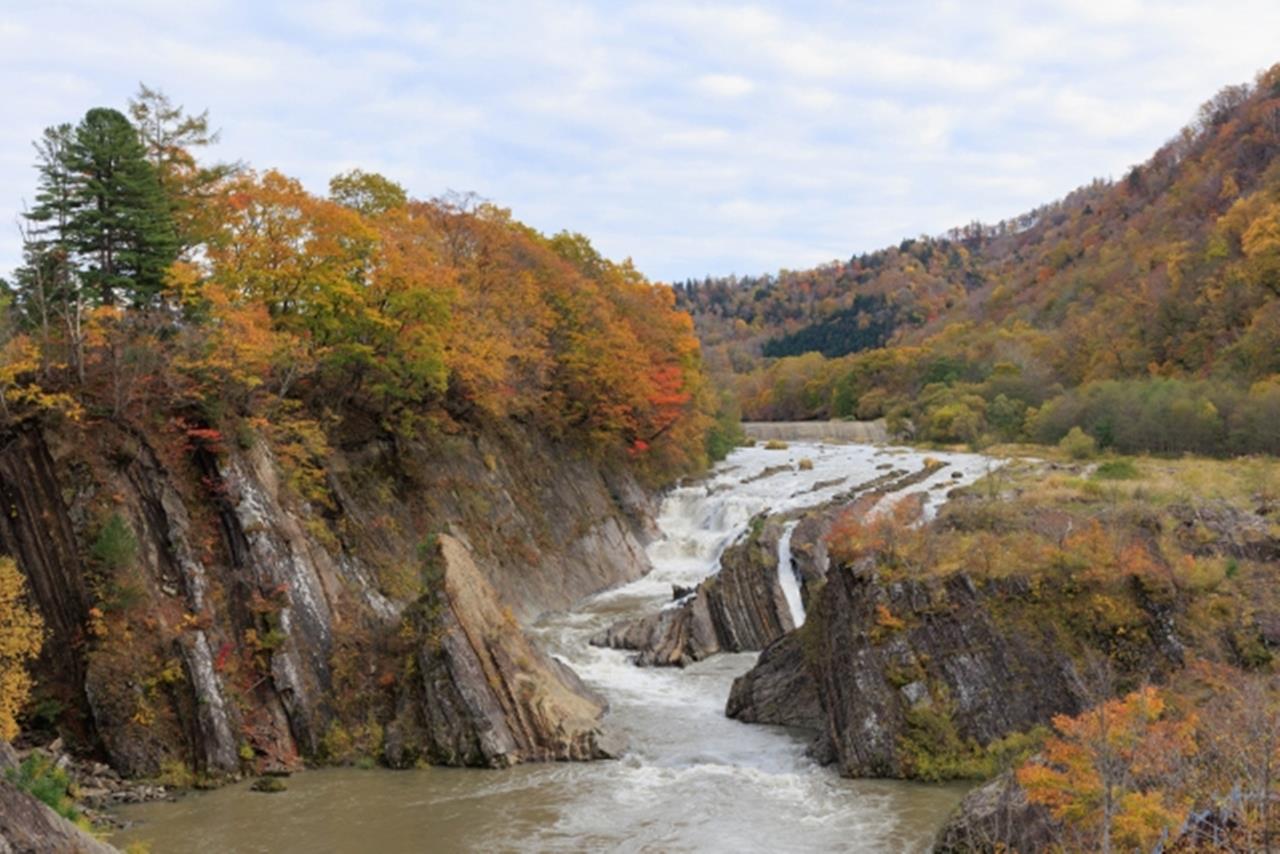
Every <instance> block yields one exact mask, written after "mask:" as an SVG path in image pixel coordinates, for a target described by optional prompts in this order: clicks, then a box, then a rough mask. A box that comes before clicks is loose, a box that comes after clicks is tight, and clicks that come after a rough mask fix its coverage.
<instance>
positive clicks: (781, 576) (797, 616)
mask: <svg viewBox="0 0 1280 854" xmlns="http://www.w3.org/2000/svg"><path fill="white" fill-rule="evenodd" d="M798 524H799V521H792V522H788V523H787V525H786V527H785V528H783V529H782V536H781V537H779V538H778V584H779V586H781V587H782V595H783V596H785V597H786V599H787V607H788V608H789V609H790V610H791V622H792V623H794V624H795V627H796V628H797V629H798V628H800V627H801V626H803V625H804V600H803V599H802V598H801V597H800V579H799V578H798V577H797V576H796V568H795V566H794V565H793V564H792V562H791V535H792V534H793V533H795V530H796V525H798Z"/></svg>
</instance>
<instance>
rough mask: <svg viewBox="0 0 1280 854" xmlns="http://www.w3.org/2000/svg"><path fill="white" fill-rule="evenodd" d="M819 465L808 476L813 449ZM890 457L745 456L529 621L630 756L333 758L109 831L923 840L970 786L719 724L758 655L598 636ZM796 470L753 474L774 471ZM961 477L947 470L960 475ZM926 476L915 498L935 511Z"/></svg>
mask: <svg viewBox="0 0 1280 854" xmlns="http://www.w3.org/2000/svg"><path fill="white" fill-rule="evenodd" d="M932 456H934V457H938V458H942V459H944V460H945V461H947V462H948V463H949V464H948V466H947V467H946V468H944V469H943V470H942V471H941V472H939V473H938V475H936V478H934V479H941V480H940V482H943V481H945V482H946V483H948V484H949V485H954V484H956V483H962V482H967V481H969V480H972V479H974V478H976V477H978V476H980V475H981V474H982V473H983V472H984V471H985V470H986V468H987V466H988V465H989V463H988V461H986V460H984V459H983V458H981V457H976V456H973V455H964V454H956V455H940V454H933V455H932ZM806 458H807V459H810V460H812V461H813V463H814V466H813V468H812V469H809V468H805V469H801V467H800V466H799V465H798V463H799V460H801V459H806ZM886 460H890V461H892V462H893V463H894V465H895V466H899V467H907V468H911V467H918V466H919V464H920V463H921V461H922V457H921V456H920V455H918V454H915V453H914V452H908V451H902V450H894V449H884V448H876V447H874V446H870V445H828V444H820V443H807V444H792V445H791V447H790V448H788V449H787V450H785V451H777V450H775V451H768V450H765V449H763V448H750V449H742V450H739V451H738V452H736V453H735V454H734V455H733V456H732V457H731V458H730V459H729V460H728V461H726V462H725V463H724V464H722V465H721V466H720V467H719V468H718V469H717V473H716V475H715V476H714V477H712V478H709V479H703V480H701V481H699V482H698V483H697V484H695V485H691V486H689V487H685V488H682V489H677V490H675V491H674V492H673V493H672V494H671V495H670V496H669V497H668V498H667V499H666V501H665V502H664V505H663V511H662V514H661V517H660V519H659V526H660V529H661V531H662V533H663V536H662V538H661V539H660V540H659V541H657V542H655V543H654V544H653V545H652V546H651V547H650V549H649V553H650V557H651V558H652V560H653V564H654V571H653V572H652V573H650V575H648V576H646V577H645V578H643V579H641V580H640V581H637V582H635V583H633V584H629V585H626V586H625V587H621V588H618V589H617V590H613V591H610V592H608V593H604V594H601V595H600V596H597V597H594V598H593V599H590V600H588V601H586V602H584V603H583V604H582V605H580V606H579V607H577V608H575V609H574V610H572V611H568V612H565V613H558V614H551V615H547V616H545V617H544V618H543V619H542V620H541V621H540V622H539V623H538V624H537V625H536V626H535V627H534V631H535V633H536V634H537V635H538V636H539V638H540V640H541V642H542V643H544V644H545V645H546V647H547V648H548V649H549V650H550V651H551V652H552V653H553V654H555V655H556V656H558V657H559V658H561V659H562V660H564V661H565V662H567V663H568V664H569V665H571V666H572V667H573V668H574V669H575V670H576V671H577V672H578V673H579V674H580V675H581V676H582V677H583V678H584V679H585V680H587V681H588V682H589V683H591V684H592V685H593V686H594V687H596V688H597V689H598V690H600V691H601V692H602V693H603V694H604V695H605V696H606V697H607V698H608V699H609V701H610V704H611V710H610V712H609V716H608V723H609V725H610V726H612V727H615V728H618V729H621V730H622V731H623V732H625V733H626V735H627V736H628V738H629V739H630V743H631V747H630V750H629V752H628V754H627V755H626V756H625V757H624V758H623V759H620V760H617V761H611V762H594V763H557V764H548V765H526V766H521V767H517V768H513V769H508V770H501V771H493V770H477V769H445V768H423V769H418V770H413V771H389V770H383V769H371V770H358V769H328V770H316V771H307V772H305V773H302V774H298V775H295V776H294V777H292V778H291V779H289V780H288V789H287V791H285V792H281V793H273V794H267V793H260V792H253V791H251V790H250V789H249V786H248V784H247V783H242V784H238V785H234V786H229V787H226V788H223V789H221V790H218V791H214V792H207V793H198V794H191V795H188V796H187V797H185V798H183V799H181V800H179V801H178V802H176V803H155V804H142V805H137V806H132V807H127V808H122V809H121V810H120V813H119V814H120V816H121V817H122V818H125V819H127V820H128V821H131V822H133V825H132V826H131V827H130V828H129V829H127V830H125V831H122V832H120V833H117V834H116V835H115V836H114V837H113V838H112V840H111V841H112V842H113V843H115V844H117V845H120V846H122V847H123V846H124V845H127V844H129V843H132V842H146V843H149V845H150V850H151V851H152V852H153V854H169V852H199V853H200V854H203V853H204V852H209V854H215V852H216V854H223V853H224V852H348V851H352V852H388V854H391V853H392V852H417V851H430V852H435V851H439V852H453V851H459V852H466V851H476V852H497V851H562V852H577V851H624V852H658V851H661V852H668V851H726V852H729V851H732V852H754V851H771V852H791V851H796V852H800V851H895V852H897V851H924V850H927V849H928V847H929V842H930V840H931V839H932V838H933V835H934V834H935V833H936V831H937V829H938V827H939V826H940V825H941V824H942V822H943V821H944V820H945V818H946V816H947V815H948V814H949V813H950V811H951V810H952V809H953V808H954V807H955V805H956V804H957V803H958V801H959V799H960V798H961V796H962V795H963V792H964V790H965V787H964V786H956V785H946V786H940V785H926V784H912V783H900V782H890V781H868V780H846V779H843V778H841V777H839V776H838V775H837V774H835V773H834V771H832V770H831V769H830V768H824V767H821V766H819V765H817V764H816V763H814V762H813V761H812V760H810V759H809V758H807V757H806V756H805V753H804V747H805V744H806V742H807V739H808V736H807V734H805V733H802V732H796V731H791V730H787V729H783V728H779V727H765V726H752V725H747V724H741V723H738V722H737V721H733V720H730V719H728V718H726V717H725V716H724V704H725V700H726V699H727V698H728V695H729V688H730V685H731V684H732V682H733V679H734V678H735V677H737V676H738V675H740V674H741V673H743V672H745V671H746V670H747V669H749V668H750V667H751V665H752V664H753V663H754V662H755V658H756V655H755V654H754V653H744V654H734V655H719V656H715V657H713V658H711V659H708V660H706V661H702V662H699V663H697V664H695V665H693V666H691V667H688V668H685V669H683V670H680V669H668V668H638V667H635V666H634V665H633V664H631V663H630V661H629V659H628V656H627V654H626V653H623V652H619V651H615V650H605V649H598V648H595V647H592V646H590V645H588V644H587V642H586V639H587V638H588V637H589V636H590V635H591V634H593V633H594V632H595V631H597V630H598V629H600V628H602V627H604V626H607V625H609V624H610V623H611V622H613V621H615V620H617V619H620V618H622V617H627V616H637V615H641V614H645V613H650V612H652V611H653V610H654V609H656V608H659V607H662V606H663V605H664V604H665V603H666V602H668V601H669V600H670V596H671V585H672V584H681V585H689V584H693V583H696V582H697V581H698V580H699V579H701V578H703V577H705V576H706V575H708V574H710V573H712V572H714V570H715V568H716V566H717V565H718V557H719V554H720V551H721V550H722V549H723V548H724V546H725V545H726V544H727V543H729V542H731V541H732V540H733V539H734V538H735V537H737V536H738V535H739V534H740V533H741V532H742V531H743V530H744V529H745V527H746V526H747V524H748V523H749V521H750V519H751V517H752V516H753V515H754V514H756V513H758V512H760V511H761V510H765V509H772V510H775V511H776V510H784V509H794V508H796V507H801V506H806V505H813V504H817V503H820V502H822V501H825V500H826V499H827V498H829V497H830V495H832V494H835V493H836V492H838V491H840V489H841V488H842V486H841V485H840V484H836V485H832V486H827V487H821V486H820V487H819V488H815V485H820V484H822V483H824V482H828V481H832V480H836V479H837V478H844V479H843V480H841V483H842V484H845V487H844V488H847V485H848V484H853V483H858V482H861V481H865V480H868V479H870V477H869V475H871V476H874V473H875V472H876V471H877V469H876V466H877V465H880V464H882V463H883V462H885V461H886ZM781 462H788V463H790V464H791V465H790V466H788V467H784V468H782V470H780V471H778V472H776V473H775V474H771V475H769V476H768V477H763V478H758V477H755V476H756V475H758V474H760V473H761V472H763V471H764V470H765V469H768V468H775V469H777V468H779V463H781ZM957 471H958V472H961V473H962V477H961V478H954V479H953V478H952V477H951V474H952V472H957ZM932 480H933V479H930V480H927V481H925V482H923V483H921V484H918V485H917V486H916V487H914V488H913V490H915V491H921V492H924V493H925V494H926V495H929V496H930V498H929V500H930V501H934V502H936V501H937V500H939V499H938V494H939V492H940V491H941V490H932V489H931V487H932V486H933V485H934V484H933V482H932Z"/></svg>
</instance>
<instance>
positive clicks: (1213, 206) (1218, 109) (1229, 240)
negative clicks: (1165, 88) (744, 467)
mask: <svg viewBox="0 0 1280 854" xmlns="http://www.w3.org/2000/svg"><path fill="white" fill-rule="evenodd" d="M1278 153H1280V66H1275V67H1272V68H1270V69H1267V70H1265V71H1263V72H1261V73H1260V74H1259V75H1258V77H1257V79H1256V81H1254V82H1253V83H1252V84H1245V85H1239V86H1228V87H1226V88H1225V89H1223V90H1222V91H1221V92H1219V93H1218V94H1217V95H1216V96H1214V97H1213V98H1212V99H1210V100H1209V101H1208V102H1206V103H1205V104H1204V105H1203V107H1202V108H1201V110H1200V111H1199V113H1198V115H1197V116H1196V119H1195V120H1194V121H1193V122H1192V123H1191V124H1190V125H1188V126H1187V127H1185V128H1184V129H1183V130H1182V131H1181V132H1179V133H1178V134H1177V135H1176V136H1175V137H1174V138H1173V139H1172V140H1170V142H1168V143H1167V144H1166V145H1164V146H1163V147H1161V149H1160V150H1159V151H1157V152H1156V153H1155V154H1154V155H1153V156H1152V157H1151V158H1150V159H1149V160H1147V161H1146V162H1144V163H1142V164H1139V165H1138V166H1135V167H1134V168H1133V169H1132V170H1130V171H1129V172H1128V173H1127V174H1126V175H1125V177H1124V178H1122V179H1120V180H1118V181H1107V180H1095V181H1093V182H1091V183H1090V184H1088V185H1085V186H1083V187H1081V188H1079V189H1077V190H1076V191H1073V192H1072V193H1070V194H1068V195H1067V196H1065V197H1064V198H1063V199H1061V200H1059V201H1055V202H1051V203H1049V204H1046V205H1042V206H1040V207H1038V208H1035V209H1033V210H1032V211H1030V212H1028V213H1027V214H1024V215H1021V216H1018V217H1015V218H1013V219H1010V220H1005V221H1002V222H1001V223H998V224H997V225H995V226H986V225H982V224H980V223H972V224H970V225H968V226H965V227H961V228H958V229H951V230H950V231H948V232H947V233H945V234H944V235H942V236H938V237H919V238H906V239H904V240H903V241H901V242H900V243H899V244H898V245H896V246H891V247H888V248H886V249H883V250H880V251H878V252H870V253H861V254H858V255H854V256H852V257H851V258H849V259H848V261H835V262H832V263H830V264H825V265H821V266H819V267H816V268H814V269H811V270H803V271H787V270H784V271H782V272H780V273H778V274H776V275H765V276H758V277H739V276H732V277H726V278H723V279H714V278H707V279H703V280H701V281H696V280H690V281H686V282H683V283H679V284H677V285H676V286H675V290H676V295H677V301H678V305H679V306H681V307H683V308H685V309H687V310H689V311H690V312H691V313H692V314H693V315H694V318H695V322H696V324H697V327H698V332H699V335H700V337H701V339H702V341H703V346H704V358H705V360H706V364H707V366H708V370H709V371H710V372H711V373H712V375H713V376H714V377H715V378H716V381H717V382H718V383H720V384H722V385H724V386H725V387H728V388H730V389H732V390H733V392H734V394H735V396H736V398H737V399H738V401H739V402H740V405H741V408H742V413H743V417H744V418H748V419H752V420H808V419H815V418H864V419H865V418H880V417H884V418H888V419H889V421H890V424H891V426H893V427H895V428H897V429H899V430H903V431H906V432H908V433H911V434H913V435H914V436H915V437H917V438H923V439H927V440H932V441H938V442H967V443H970V444H972V445H974V446H978V447H981V446H985V445H987V444H990V443H992V442H998V441H1026V440H1036V441H1056V440H1057V439H1058V438H1061V436H1062V435H1065V433H1066V432H1067V431H1068V430H1069V429H1070V428H1071V427H1073V426H1080V427H1081V428H1082V429H1084V430H1086V431H1087V432H1090V434H1091V435H1093V436H1094V438H1095V440H1097V441H1098V443H1099V444H1100V445H1102V446H1104V447H1115V448H1116V449H1117V450H1124V451H1139V450H1148V451H1153V452H1181V451H1196V452H1200V453H1206V454H1215V455H1223V454H1236V453H1280V435H1278V434H1277V431H1273V430H1267V429H1265V425H1267V424H1274V423H1280V422H1277V419H1278V418H1280V158H1277V157H1276V155H1277V154H1278ZM1104 398H1105V399H1106V400H1107V401H1108V402H1109V405H1112V406H1114V407H1115V408H1116V411H1117V412H1127V413H1131V414H1133V415H1134V417H1138V418H1140V419H1142V420H1144V421H1145V422H1147V423H1149V424H1161V425H1162V427H1163V429H1162V430H1158V431H1157V430H1154V429H1147V430H1144V431H1130V432H1127V433H1126V432H1124V431H1120V432H1117V431H1116V430H1115V429H1113V428H1112V427H1109V426H1108V425H1107V424H1106V423H1104V419H1101V418H1100V417H1097V416H1095V415H1093V414H1090V413H1093V412H1094V410H1095V409H1096V406H1093V405H1092V404H1090V405H1086V402H1088V401H1094V402H1096V401H1098V400H1101V399H1104ZM1068 413H1072V414H1071V415H1068ZM1184 413H1193V414H1194V417H1184V415H1183V414H1184ZM1183 425H1185V429H1183ZM1260 425H1261V426H1260ZM1139 436H1141V437H1142V438H1139Z"/></svg>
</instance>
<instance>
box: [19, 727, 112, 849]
mask: <svg viewBox="0 0 1280 854" xmlns="http://www.w3.org/2000/svg"><path fill="white" fill-rule="evenodd" d="M17 764H18V759H17V755H16V754H15V753H14V752H13V748H11V747H10V746H9V745H8V744H6V743H5V742H3V741H0V854H118V852H117V851H116V849H115V848H112V847H111V846H110V845H107V844H105V843H103V842H99V841H98V840H96V839H94V838H93V837H92V836H90V835H89V834H87V833H85V832H84V831H83V830H81V829H80V828H78V827H76V826H75V825H74V824H72V823H71V822H69V821H67V820H66V819H65V818H63V817H62V816H60V815H58V814H57V813H55V812H54V811H53V810H51V809H49V807H47V806H45V805H44V804H43V803H41V802H40V801H38V800H36V799H35V798H33V797H32V796H31V795H29V794H27V793H26V792H24V791H22V790H21V789H18V788H17V787H16V786H14V785H13V784H12V783H10V782H9V781H8V780H6V779H5V771H7V770H9V769H11V768H15V767H17Z"/></svg>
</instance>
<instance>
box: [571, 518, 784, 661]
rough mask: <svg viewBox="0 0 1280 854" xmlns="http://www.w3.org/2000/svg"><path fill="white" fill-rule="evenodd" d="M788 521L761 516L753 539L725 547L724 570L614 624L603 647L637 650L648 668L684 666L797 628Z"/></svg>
mask: <svg viewBox="0 0 1280 854" xmlns="http://www.w3.org/2000/svg"><path fill="white" fill-rule="evenodd" d="M781 535H782V522H781V521H780V520H779V519H777V518H773V519H765V518H764V517H759V518H758V519H757V520H756V522H755V523H753V528H752V530H751V531H750V532H749V533H748V535H747V537H746V538H745V539H744V540H742V541H740V542H738V543H734V544H733V545H731V546H729V547H728V548H727V549H725V551H724V554H723V555H721V557H720V571H719V572H717V573H716V574H715V575H713V576H711V577H710V578H708V579H706V580H704V581H703V582H701V583H700V584H699V585H698V586H697V588H696V589H695V590H694V591H693V593H692V594H690V595H687V596H685V597H683V599H682V601H680V602H679V604H676V605H673V606H671V607H668V608H665V609H663V610H662V611H659V612H658V613H656V614H650V615H648V616H646V617H641V618H640V619H638V620H629V621H625V622H622V623H618V624H616V625H613V626H610V627H609V628H608V629H606V630H605V631H603V632H601V633H599V634H597V635H596V636H595V637H593V638H591V643H593V644H595V645H597V646H607V647H612V648H614V649H627V650H636V651H638V652H639V654H638V655H637V656H636V658H635V662H636V663H637V664H639V665H642V666H647V665H658V666H669V665H674V666H678V667H684V666H686V665H688V664H691V663H692V662H694V661H700V660H702V659H704V658H706V657H707V656H709V655H714V654H715V653H717V652H742V651H745V650H757V649H763V648H764V647H765V646H766V645H767V644H768V643H769V642H770V641H772V640H774V639H775V638H778V637H781V636H782V635H783V634H785V633H786V632H789V631H791V630H792V629H793V628H795V623H794V622H793V620H792V618H791V612H790V611H789V610H788V607H787V600H786V597H785V596H784V595H783V593H782V587H781V586H780V585H779V583H778V541H779V538H780V537H781Z"/></svg>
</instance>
